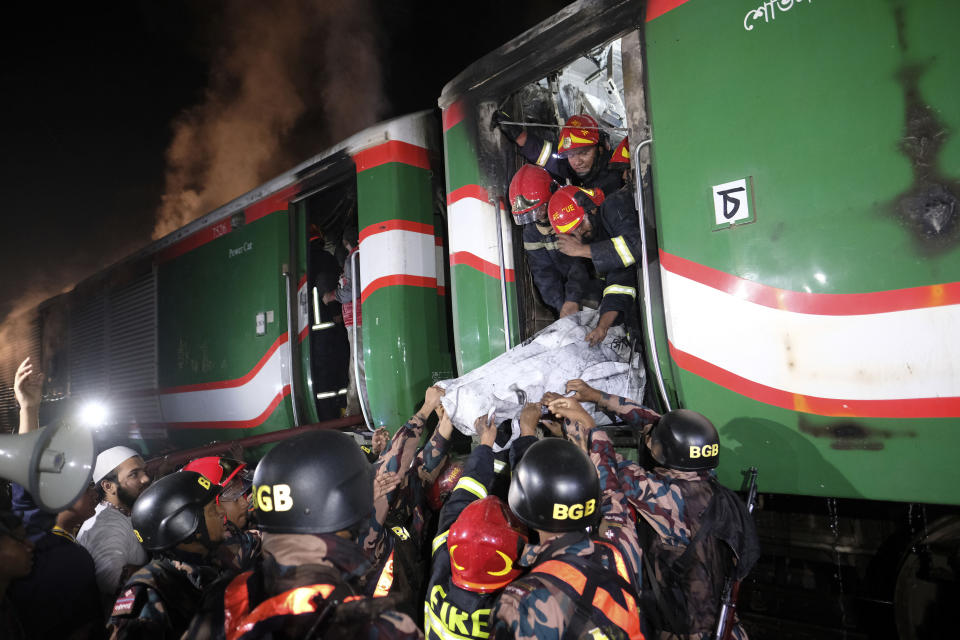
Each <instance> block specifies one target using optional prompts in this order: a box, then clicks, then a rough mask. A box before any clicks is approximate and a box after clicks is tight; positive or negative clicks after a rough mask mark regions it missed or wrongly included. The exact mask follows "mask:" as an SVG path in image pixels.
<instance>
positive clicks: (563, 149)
mask: <svg viewBox="0 0 960 640" xmlns="http://www.w3.org/2000/svg"><path fill="white" fill-rule="evenodd" d="M510 120H511V118H510V116H509V115H508V114H507V113H506V112H504V111H496V112H494V114H493V125H494V126H497V127H499V128H500V132H501V133H502V134H503V135H504V136H506V137H507V138H508V139H509V140H511V141H512V142H514V143H516V144H517V146H519V147H520V154H521V155H523V157H524V158H526V160H527V162H532V163H533V164H536V165H539V166H541V167H543V168H544V169H546V170H547V171H549V172H550V175H552V176H554V177H555V178H556V179H557V180H560V181H562V182H567V181H569V182H570V183H571V184H574V185H577V186H580V187H584V188H587V189H601V190H602V191H603V192H604V193H613V192H614V191H616V190H617V189H619V188H621V187H622V186H623V184H624V182H623V171H624V164H623V162H624V160H626V162H627V166H628V167H629V152H627V153H626V154H624V150H626V149H628V145H629V143H627V142H625V141H624V142H622V143H621V145H619V146H618V147H617V149H616V154H611V152H610V144H609V140H608V139H607V134H606V132H605V131H602V130H601V129H600V125H598V124H597V121H596V120H595V119H594V118H593V117H592V116H589V115H587V114H585V113H580V114H577V115H575V116H571V117H570V118H568V119H567V121H566V122H565V123H564V125H563V128H562V129H561V130H560V141H559V143H558V145H557V153H556V155H554V154H553V144H552V143H550V142H548V141H546V140H543V139H542V138H540V137H539V136H538V135H536V134H535V133H531V132H529V131H527V130H526V129H524V128H523V127H522V126H521V125H516V124H507V122H509V121H510ZM624 140H626V139H624Z"/></svg>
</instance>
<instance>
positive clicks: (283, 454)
mask: <svg viewBox="0 0 960 640" xmlns="http://www.w3.org/2000/svg"><path fill="white" fill-rule="evenodd" d="M253 502H254V507H255V508H256V510H257V519H258V522H259V523H260V529H261V530H263V531H268V532H270V533H334V532H337V531H344V530H348V529H350V528H351V527H352V526H354V525H355V524H357V523H358V522H360V521H361V520H363V519H364V518H366V517H367V516H369V515H370V512H371V511H372V510H373V468H372V467H371V466H370V463H369V462H367V458H366V456H364V455H363V451H361V450H360V447H359V446H357V443H356V442H355V441H354V439H353V438H351V437H350V436H348V435H347V434H345V433H339V432H336V431H313V432H310V433H305V434H303V435H300V436H297V437H295V438H291V439H289V440H286V441H284V442H281V443H280V444H278V445H277V446H275V447H274V448H273V449H271V450H270V452H269V453H267V455H265V456H264V457H263V459H262V460H261V461H260V464H259V465H257V470H256V472H255V473H254V474H253Z"/></svg>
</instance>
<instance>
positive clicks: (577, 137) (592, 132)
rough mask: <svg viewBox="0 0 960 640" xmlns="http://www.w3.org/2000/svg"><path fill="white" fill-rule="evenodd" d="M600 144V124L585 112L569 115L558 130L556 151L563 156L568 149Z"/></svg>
mask: <svg viewBox="0 0 960 640" xmlns="http://www.w3.org/2000/svg"><path fill="white" fill-rule="evenodd" d="M596 144H600V126H599V125H598V124H597V121H596V120H594V119H593V118H592V117H590V116H588V115H587V114H585V113H581V114H578V115H575V116H571V117H570V118H569V119H568V120H567V121H566V122H565V123H564V125H563V129H561V130H560V144H559V145H558V146H557V153H559V154H560V155H561V156H565V155H566V154H567V153H569V152H570V151H574V150H576V149H582V148H584V147H592V146H593V145H596Z"/></svg>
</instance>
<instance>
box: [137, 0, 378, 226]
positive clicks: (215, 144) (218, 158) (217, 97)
mask: <svg viewBox="0 0 960 640" xmlns="http://www.w3.org/2000/svg"><path fill="white" fill-rule="evenodd" d="M222 11H223V14H222V16H219V21H220V25H219V27H220V34H221V35H220V36H219V37H218V40H219V42H218V46H217V47H216V48H215V49H214V51H215V53H214V55H213V59H212V61H211V67H210V78H209V86H208V87H207V89H206V90H205V92H204V96H203V99H202V101H201V102H200V103H199V104H197V105H195V106H193V107H191V108H189V109H187V110H186V111H184V112H183V113H182V114H181V115H180V116H179V117H178V118H177V119H176V120H175V121H174V123H173V139H172V141H171V143H170V146H169V147H168V149H167V152H166V163H167V168H166V175H165V186H164V195H163V196H162V197H161V203H160V207H159V209H158V211H157V217H156V223H155V226H154V230H153V237H154V239H157V238H161V237H163V236H165V235H166V234H168V233H170V232H171V231H173V230H175V229H177V228H179V227H181V226H183V225H185V224H187V223H188V222H190V221H192V220H194V219H196V218H198V217H200V216H201V215H203V214H204V213H206V212H208V211H210V210H212V209H214V208H216V207H217V206H220V205H222V204H224V203H226V202H228V201H229V200H231V199H233V198H236V197H237V196H239V195H242V194H243V193H245V192H246V191H249V190H250V189H252V188H254V187H255V186H257V185H258V184H260V183H262V182H264V181H266V180H268V179H269V178H271V177H273V176H275V175H277V174H279V173H281V172H283V171H284V170H286V169H289V168H290V167H292V166H293V165H295V164H296V163H297V162H299V161H302V160H304V159H305V158H306V157H307V155H309V154H312V153H317V152H319V151H321V150H322V149H323V148H324V146H329V145H330V144H332V143H334V142H336V141H339V140H342V139H344V138H346V137H348V136H349V135H350V134H352V133H355V132H357V131H359V130H361V129H363V128H365V127H368V126H370V125H372V124H374V123H375V122H376V121H377V120H378V117H379V116H380V114H381V113H382V111H383V106H384V105H383V98H382V90H381V69H380V62H379V56H378V47H377V42H378V39H379V38H378V36H379V34H378V25H377V24H376V21H375V16H376V14H375V12H374V11H373V10H372V2H371V0H349V1H348V0H274V1H272V2H269V3H266V2H262V1H250V0H230V1H227V2H225V3H224V4H223V7H222ZM306 148H311V150H310V151H309V152H306V153H305V152H304V149H306Z"/></svg>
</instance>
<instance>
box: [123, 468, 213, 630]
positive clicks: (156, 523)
mask: <svg viewBox="0 0 960 640" xmlns="http://www.w3.org/2000/svg"><path fill="white" fill-rule="evenodd" d="M218 495H220V487H219V486H218V485H216V484H213V483H212V482H210V481H209V480H207V479H206V478H204V477H203V476H202V475H200V474H199V473H196V472H193V471H183V472H179V473H173V474H171V475H168V476H165V477H163V478H160V479H159V480H157V481H156V482H155V483H153V484H152V485H151V486H150V487H148V488H147V490H146V491H144V492H143V494H142V495H141V496H140V497H139V498H138V499H137V502H136V504H135V505H134V506H133V513H132V521H133V529H134V533H135V534H136V536H137V539H138V540H140V544H142V545H143V548H144V549H146V550H147V551H148V552H150V553H151V554H152V560H151V561H150V562H149V563H147V564H146V565H145V566H144V567H142V568H141V569H140V570H139V571H137V572H136V573H134V574H133V575H132V576H130V579H129V580H127V582H126V584H125V585H124V586H123V588H122V589H121V591H120V595H119V596H118V597H117V600H116V602H115V603H114V605H113V612H112V614H111V616H110V622H109V624H108V630H109V631H110V633H111V638H138V639H139V638H179V637H180V636H181V635H182V634H183V632H184V631H186V629H187V627H188V626H189V625H190V620H191V619H192V618H193V615H194V614H195V613H196V611H197V608H198V606H199V603H200V599H201V596H202V592H203V590H205V589H206V588H207V587H208V586H209V585H210V584H212V583H213V582H214V581H215V580H216V579H217V577H218V576H219V573H220V572H219V570H218V569H216V568H215V567H214V566H213V565H214V561H213V557H212V555H211V554H212V552H213V551H214V550H215V549H216V548H217V546H218V545H219V544H220V542H221V541H222V540H223V538H224V532H225V529H224V526H223V515H224V513H223V509H222V508H221V507H220V505H219V504H217V501H216V498H217V496H218Z"/></svg>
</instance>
